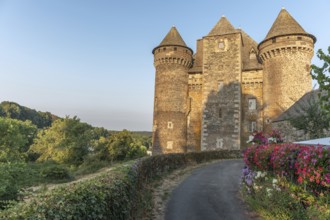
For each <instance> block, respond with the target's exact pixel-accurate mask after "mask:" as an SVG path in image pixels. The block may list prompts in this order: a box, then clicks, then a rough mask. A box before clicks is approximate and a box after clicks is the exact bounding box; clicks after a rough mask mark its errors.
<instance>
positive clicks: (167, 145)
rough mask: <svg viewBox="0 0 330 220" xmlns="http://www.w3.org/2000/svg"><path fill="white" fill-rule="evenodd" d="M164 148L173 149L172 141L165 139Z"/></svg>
mask: <svg viewBox="0 0 330 220" xmlns="http://www.w3.org/2000/svg"><path fill="white" fill-rule="evenodd" d="M166 148H167V149H169V150H172V149H173V141H167V144H166Z"/></svg>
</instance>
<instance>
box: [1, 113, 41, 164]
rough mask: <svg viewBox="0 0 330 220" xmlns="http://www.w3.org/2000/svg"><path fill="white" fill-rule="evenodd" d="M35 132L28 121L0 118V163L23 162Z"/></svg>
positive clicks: (33, 126) (35, 128)
mask: <svg viewBox="0 0 330 220" xmlns="http://www.w3.org/2000/svg"><path fill="white" fill-rule="evenodd" d="M36 132H37V127H36V126H35V125H33V124H32V123H31V122H30V121H19V120H16V119H11V118H3V117H0V162H12V161H23V160H25V158H26V152H27V150H28V149H29V146H30V145H31V144H32V142H33V139H34V137H35V135H36Z"/></svg>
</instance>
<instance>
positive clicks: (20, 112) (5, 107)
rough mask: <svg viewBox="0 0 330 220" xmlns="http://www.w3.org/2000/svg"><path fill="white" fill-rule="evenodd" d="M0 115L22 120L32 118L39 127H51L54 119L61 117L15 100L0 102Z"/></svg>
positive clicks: (33, 122)
mask: <svg viewBox="0 0 330 220" xmlns="http://www.w3.org/2000/svg"><path fill="white" fill-rule="evenodd" d="M0 116H1V117H5V118H12V119H18V120H21V121H26V120H30V121H31V122H32V124H34V125H36V126H37V127H38V128H45V127H49V126H50V125H51V124H52V122H53V121H54V120H56V119H58V118H59V117H57V116H55V115H53V114H51V113H50V112H40V111H36V110H34V109H30V108H27V107H25V106H21V105H19V104H17V103H15V102H2V103H0Z"/></svg>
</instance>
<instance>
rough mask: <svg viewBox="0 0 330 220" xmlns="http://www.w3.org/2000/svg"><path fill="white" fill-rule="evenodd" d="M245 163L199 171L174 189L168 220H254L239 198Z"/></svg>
mask: <svg viewBox="0 0 330 220" xmlns="http://www.w3.org/2000/svg"><path fill="white" fill-rule="evenodd" d="M243 166H244V163H243V161H242V160H223V161H220V162H218V163H215V164H211V165H208V166H206V167H202V168H199V169H197V170H195V171H194V172H193V173H192V175H191V176H189V177H188V178H187V179H185V180H184V181H183V182H182V183H181V184H180V185H179V186H178V187H177V188H176V189H174V190H173V192H172V194H171V197H170V199H169V202H168V203H167V207H166V211H165V220H215V219H217V220H219V219H225V220H236V219H237V220H245V219H247V220H248V219H251V218H250V217H249V216H248V214H247V212H246V208H245V207H244V204H243V203H242V201H241V200H240V199H239V197H238V193H239V182H240V176H241V170H242V168H243Z"/></svg>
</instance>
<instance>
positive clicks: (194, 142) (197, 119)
mask: <svg viewBox="0 0 330 220" xmlns="http://www.w3.org/2000/svg"><path fill="white" fill-rule="evenodd" d="M202 80H203V78H202V74H201V73H196V74H189V100H188V103H189V110H188V118H187V129H188V131H187V149H188V151H200V150H201V126H202V88H203V85H202Z"/></svg>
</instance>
